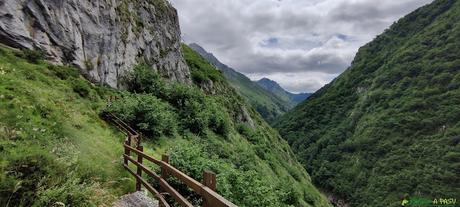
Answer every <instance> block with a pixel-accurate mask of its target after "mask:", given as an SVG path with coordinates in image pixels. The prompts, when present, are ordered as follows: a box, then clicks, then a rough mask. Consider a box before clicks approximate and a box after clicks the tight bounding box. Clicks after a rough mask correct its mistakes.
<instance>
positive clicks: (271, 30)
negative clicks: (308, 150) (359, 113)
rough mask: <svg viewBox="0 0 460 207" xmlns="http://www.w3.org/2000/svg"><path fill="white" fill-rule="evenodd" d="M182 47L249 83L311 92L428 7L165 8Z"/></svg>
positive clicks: (224, 2) (207, 0)
mask: <svg viewBox="0 0 460 207" xmlns="http://www.w3.org/2000/svg"><path fill="white" fill-rule="evenodd" d="M170 1H171V2H172V4H173V5H174V6H175V7H176V8H177V10H178V12H179V18H180V24H181V29H182V36H183V39H184V40H185V41H186V42H188V43H191V42H196V43H198V44H200V45H201V46H203V47H204V48H205V49H206V50H207V51H208V52H211V53H213V54H214V55H215V56H216V57H217V58H218V59H219V60H220V61H221V62H223V63H225V64H227V65H229V66H231V67H232V68H234V69H236V70H237V71H239V72H242V73H244V74H245V75H247V76H248V77H250V78H251V79H253V80H257V79H260V78H262V77H268V78H270V79H272V80H275V81H277V82H278V83H280V85H281V86H283V87H284V88H285V89H287V90H289V91H291V92H314V91H316V90H317V89H319V88H321V87H322V86H323V85H324V84H326V83H328V82H329V81H331V80H332V79H333V78H335V77H337V76H338V75H339V74H340V73H341V72H343V71H344V70H345V69H346V68H347V67H348V66H349V65H350V63H351V61H352V59H353V57H354V55H355V53H356V52H357V50H358V48H359V47H360V46H362V45H364V44H365V43H367V42H369V41H371V40H372V39H373V38H374V37H375V36H376V35H378V34H379V33H381V32H383V31H384V29H385V28H387V27H389V26H390V25H391V24H392V23H393V22H394V21H396V20H398V19H399V18H401V17H403V16H404V15H406V14H408V13H409V12H411V11H413V10H415V9H416V8H418V7H420V6H423V5H425V4H427V3H430V2H432V0H170Z"/></svg>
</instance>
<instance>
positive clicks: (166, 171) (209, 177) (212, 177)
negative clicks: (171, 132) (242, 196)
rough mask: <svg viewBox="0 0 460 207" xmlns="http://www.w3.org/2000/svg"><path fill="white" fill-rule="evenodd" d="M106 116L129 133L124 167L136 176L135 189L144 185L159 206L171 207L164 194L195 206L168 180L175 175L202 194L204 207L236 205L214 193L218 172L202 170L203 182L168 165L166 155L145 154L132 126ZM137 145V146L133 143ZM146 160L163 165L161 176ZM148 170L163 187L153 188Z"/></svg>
mask: <svg viewBox="0 0 460 207" xmlns="http://www.w3.org/2000/svg"><path fill="white" fill-rule="evenodd" d="M104 118H106V119H107V120H109V121H111V122H112V123H114V124H115V126H116V127H117V128H119V129H120V130H121V131H122V132H123V133H125V134H126V135H127V138H126V140H125V143H124V144H123V146H124V150H125V152H124V154H123V158H124V163H123V165H124V167H125V168H126V170H128V171H129V172H130V173H131V174H132V175H133V176H134V177H135V178H136V191H139V190H141V187H142V186H144V187H145V188H146V189H147V190H148V191H149V192H150V193H152V194H153V195H154V196H155V197H156V198H157V199H158V201H159V203H160V207H169V206H170V205H169V204H168V203H167V201H166V199H165V196H166V195H169V196H171V197H172V198H174V200H175V201H176V202H177V203H179V204H180V205H181V206H183V207H193V205H192V203H190V202H189V201H188V200H187V199H186V198H185V197H184V196H182V195H181V194H180V193H179V192H177V191H176V190H175V189H174V188H173V187H172V186H171V185H169V184H168V182H167V179H168V177H170V176H173V177H175V178H177V179H178V180H180V181H181V182H182V183H183V184H185V185H187V186H188V187H189V188H190V189H192V190H193V191H194V192H195V193H196V194H198V195H200V196H201V197H202V199H203V207H237V206H236V205H235V204H233V203H231V202H230V201H228V200H227V199H225V198H223V197H222V196H220V195H219V194H217V193H216V192H215V190H216V184H217V183H216V174H214V173H213V172H210V171H205V172H203V182H202V183H200V182H198V181H196V180H194V179H193V178H191V177H189V176H187V175H186V174H185V173H183V172H181V171H179V170H178V169H176V168H174V167H173V166H171V165H170V164H169V156H168V155H163V156H162V158H161V160H158V159H155V158H153V157H151V156H149V155H147V154H145V153H144V148H143V146H142V145H141V136H140V134H139V133H137V132H136V131H135V130H134V129H132V128H131V127H130V126H129V125H127V124H126V123H124V122H123V121H122V120H120V119H119V118H118V117H116V116H115V115H113V114H111V113H105V114H104ZM133 145H134V146H133ZM131 153H133V154H136V155H137V156H136V157H137V159H134V158H133V157H132V156H131ZM144 160H145V161H149V162H152V163H153V164H155V165H158V166H160V168H161V174H160V175H158V174H156V173H155V172H154V171H152V170H150V169H149V168H147V167H146V166H145V165H144ZM129 163H132V164H134V165H135V166H136V170H133V169H132V168H130V167H129ZM143 173H145V174H146V175H148V176H151V177H152V178H154V179H155V181H157V182H158V183H159V185H160V186H161V188H160V189H159V190H157V189H155V188H154V187H152V185H151V184H150V183H148V182H147V181H146V180H145V179H144V178H143V177H142V174H143Z"/></svg>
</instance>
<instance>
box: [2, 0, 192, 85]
mask: <svg viewBox="0 0 460 207" xmlns="http://www.w3.org/2000/svg"><path fill="white" fill-rule="evenodd" d="M0 42H1V43H4V44H7V45H9V46H13V47H17V48H28V49H40V50H43V51H45V52H46V54H47V58H48V59H49V60H51V61H53V62H57V63H62V64H72V65H75V66H77V67H78V68H79V69H80V70H81V72H82V74H83V75H85V76H86V77H87V78H88V79H90V80H92V81H94V82H99V83H103V84H108V85H110V86H112V87H120V82H119V80H120V78H121V77H122V75H123V74H124V73H125V72H126V71H127V70H129V69H130V68H132V66H133V65H135V64H137V63H138V62H141V61H144V62H146V63H147V64H149V65H151V66H152V69H154V70H157V71H158V72H159V73H160V74H162V75H163V76H165V77H168V78H169V79H171V80H177V81H180V82H186V83H188V82H190V72H189V69H188V67H187V65H186V63H185V61H184V59H183V57H182V54H181V51H180V28H179V22H178V17H177V12H176V10H175V9H174V8H173V7H172V6H171V5H170V3H168V2H166V1H164V0H146V1H140V0H133V1H131V0H0Z"/></svg>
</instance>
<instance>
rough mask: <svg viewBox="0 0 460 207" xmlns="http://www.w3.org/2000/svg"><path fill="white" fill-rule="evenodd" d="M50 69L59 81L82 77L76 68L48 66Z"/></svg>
mask: <svg viewBox="0 0 460 207" xmlns="http://www.w3.org/2000/svg"><path fill="white" fill-rule="evenodd" d="M48 69H49V70H50V71H51V72H52V73H53V74H54V75H55V76H56V77H58V78H59V79H61V80H67V79H69V78H78V76H79V75H80V74H79V73H78V71H77V70H76V69H75V68H72V67H68V66H60V65H48Z"/></svg>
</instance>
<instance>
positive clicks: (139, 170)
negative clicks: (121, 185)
mask: <svg viewBox="0 0 460 207" xmlns="http://www.w3.org/2000/svg"><path fill="white" fill-rule="evenodd" d="M137 149H138V150H139V151H141V152H143V151H144V147H143V146H138V147H137ZM137 162H138V163H139V164H141V165H142V155H140V154H138V155H137ZM137 175H139V177H142V168H141V167H140V166H137ZM141 187H142V182H141V180H140V179H136V191H140V190H141Z"/></svg>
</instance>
